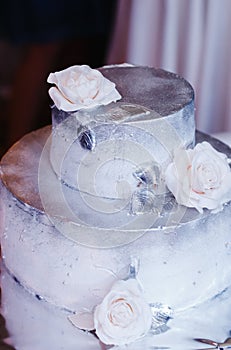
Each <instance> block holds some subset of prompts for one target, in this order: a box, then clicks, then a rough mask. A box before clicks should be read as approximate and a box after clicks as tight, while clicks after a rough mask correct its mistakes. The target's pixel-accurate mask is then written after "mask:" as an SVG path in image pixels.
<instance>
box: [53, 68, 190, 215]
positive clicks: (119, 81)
mask: <svg viewBox="0 0 231 350" xmlns="http://www.w3.org/2000/svg"><path fill="white" fill-rule="evenodd" d="M99 71H100V72H101V73H102V74H103V76H104V77H105V78H107V79H108V80H110V81H111V82H113V83H114V84H115V86H116V89H117V91H118V92H119V94H120V95H121V99H120V100H119V101H117V102H112V103H109V104H108V105H106V106H104V105H101V106H98V107H94V108H87V109H79V110H77V111H74V112H65V111H63V110H61V109H58V108H57V107H53V108H52V126H53V130H52V144H51V152H50V160H51V164H52V167H53V170H54V171H55V173H56V174H57V175H58V177H59V178H60V179H61V180H62V183H63V184H65V185H66V186H67V187H68V188H72V189H73V190H74V191H77V192H78V193H83V194H84V196H85V199H84V201H85V203H86V198H87V201H88V200H89V201H90V202H91V201H92V200H93V201H95V198H100V199H103V200H104V201H105V204H106V206H108V205H109V207H110V208H111V209H109V210H111V211H112V212H114V211H115V210H116V211H118V210H120V209H121V208H125V207H126V208H128V207H130V205H129V206H128V205H127V204H129V203H130V202H131V198H132V196H133V194H134V193H135V191H136V190H137V187H138V186H139V185H140V181H141V182H142V181H143V180H144V182H145V181H146V182H148V181H149V180H148V179H143V178H142V179H141V178H140V177H141V176H142V175H141V174H143V173H145V174H147V173H150V172H151V177H152V178H160V182H159V183H158V186H156V185H157V184H155V183H154V184H153V185H154V187H155V192H156V193H155V194H160V193H163V192H165V188H164V185H162V184H161V174H162V172H163V170H164V169H165V168H166V166H167V165H168V164H169V163H170V161H171V159H172V156H173V152H174V150H175V149H176V148H177V147H179V146H183V147H184V148H188V147H191V146H193V144H194V138H195V123H194V93H193V89H192V87H191V85H190V84H189V83H188V82H187V81H186V80H184V79H183V78H181V77H179V76H177V75H176V74H173V73H169V72H166V71H164V70H161V69H154V68H148V67H135V66H128V65H119V66H110V67H103V68H100V69H99ZM150 168H151V170H150ZM152 188H153V187H152ZM76 198H77V196H76ZM94 203H95V202H94ZM79 204H80V203H78V206H79ZM90 206H92V205H90ZM93 206H94V207H95V204H93ZM81 207H82V208H83V205H81ZM88 210H90V209H89V206H88V209H87V211H88ZM102 220H104V219H102Z"/></svg>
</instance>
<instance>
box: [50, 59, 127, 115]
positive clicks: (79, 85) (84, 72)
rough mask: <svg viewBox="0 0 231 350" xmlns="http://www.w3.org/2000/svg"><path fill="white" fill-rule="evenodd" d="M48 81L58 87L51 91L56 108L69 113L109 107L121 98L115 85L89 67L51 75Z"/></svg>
mask: <svg viewBox="0 0 231 350" xmlns="http://www.w3.org/2000/svg"><path fill="white" fill-rule="evenodd" d="M47 81H48V83H51V84H55V85H56V87H52V88H50V90H49V94H50V97H51V98H52V100H53V101H54V103H55V105H56V107H57V108H58V109H61V110H63V111H67V112H70V111H76V110H78V109H88V108H93V107H96V106H100V105H107V104H109V103H111V102H115V101H117V100H119V99H120V98H121V96H120V94H119V93H118V91H117V90H116V88H115V84H113V83H112V82H110V81H109V80H108V79H106V78H105V77H103V75H102V74H101V73H100V72H99V71H98V70H96V69H91V68H90V67H89V66H87V65H82V66H72V67H69V68H67V69H64V70H62V71H60V72H55V73H50V74H49V76H48V79H47Z"/></svg>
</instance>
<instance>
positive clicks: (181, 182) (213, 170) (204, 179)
mask: <svg viewBox="0 0 231 350" xmlns="http://www.w3.org/2000/svg"><path fill="white" fill-rule="evenodd" d="M165 180H166V184H167V187H168V188H169V190H170V191H171V192H172V193H173V195H174V196H175V198H176V201H177V202H178V203H179V204H182V205H185V206H187V207H194V208H196V209H197V210H198V211H199V212H203V208H207V209H210V210H213V212H218V211H220V210H221V209H222V208H223V204H224V203H226V202H228V201H229V200H231V171H230V167H229V164H228V160H227V156H226V155H225V154H223V153H220V152H218V151H216V150H215V149H214V148H213V147H212V146H211V145H210V144H209V143H208V142H202V143H200V144H197V145H196V147H195V148H194V149H188V150H183V149H178V150H177V151H176V152H175V154H174V159H173V162H172V163H171V164H170V165H169V166H168V167H167V169H166V173H165Z"/></svg>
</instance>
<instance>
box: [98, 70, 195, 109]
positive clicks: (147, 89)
mask: <svg viewBox="0 0 231 350" xmlns="http://www.w3.org/2000/svg"><path fill="white" fill-rule="evenodd" d="M99 71H100V72H101V73H102V74H103V76H104V77H106V78H107V79H109V80H110V81H113V82H114V83H115V85H116V89H117V90H118V91H119V93H120V94H121V96H122V99H121V102H127V103H134V104H138V105H142V106H144V107H146V108H149V109H152V110H154V111H155V112H156V113H158V114H160V115H161V116H167V115H170V114H173V113H175V112H177V111H179V110H180V109H182V108H183V107H184V106H186V105H188V104H189V103H190V102H191V101H192V99H193V98H194V92H193V88H192V86H191V85H190V84H189V83H188V82H187V81H186V80H185V79H184V78H182V77H180V76H179V75H176V74H174V73H171V72H167V71H165V70H163V69H156V68H150V67H135V66H120V65H118V66H110V67H103V68H100V69H99Z"/></svg>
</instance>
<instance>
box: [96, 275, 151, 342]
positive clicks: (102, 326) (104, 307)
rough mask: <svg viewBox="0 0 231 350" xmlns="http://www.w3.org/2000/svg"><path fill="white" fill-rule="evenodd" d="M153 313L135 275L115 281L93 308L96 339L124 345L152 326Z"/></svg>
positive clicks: (143, 333) (141, 335) (140, 335)
mask: <svg viewBox="0 0 231 350" xmlns="http://www.w3.org/2000/svg"><path fill="white" fill-rule="evenodd" d="M151 323H152V314H151V309H150V307H149V305H148V304H147V302H146V301H145V300H144V296H143V293H142V290H141V288H140V286H139V284H138V282H137V281H136V280H135V279H129V280H127V281H118V282H116V283H115V284H114V285H113V287H112V289H111V291H110V292H109V293H108V294H107V295H106V297H105V298H104V300H103V302H102V303H101V304H100V305H98V306H97V307H96V309H95V312H94V325H95V330H96V334H97V336H98V337H99V339H100V340H101V341H102V342H103V343H104V344H107V345H124V344H128V343H131V342H133V341H136V340H137V339H139V338H141V337H143V336H144V335H145V334H147V332H148V331H149V330H150V328H151Z"/></svg>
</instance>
